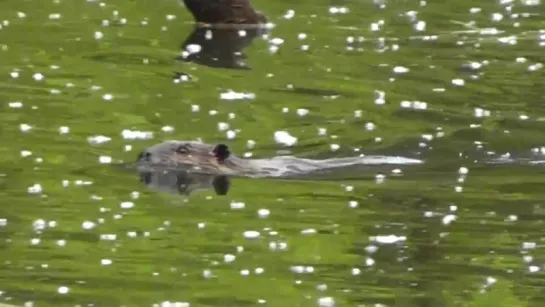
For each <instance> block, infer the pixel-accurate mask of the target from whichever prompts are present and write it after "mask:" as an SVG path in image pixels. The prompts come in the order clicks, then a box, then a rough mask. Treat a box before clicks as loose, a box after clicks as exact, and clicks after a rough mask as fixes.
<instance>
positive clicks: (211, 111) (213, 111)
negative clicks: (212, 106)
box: [208, 110, 218, 116]
mask: <svg viewBox="0 0 545 307" xmlns="http://www.w3.org/2000/svg"><path fill="white" fill-rule="evenodd" d="M217 114H218V111H216V110H210V111H208V115H210V116H214V115H217Z"/></svg>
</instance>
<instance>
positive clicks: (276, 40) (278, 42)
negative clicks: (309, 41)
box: [269, 37, 284, 46]
mask: <svg viewBox="0 0 545 307" xmlns="http://www.w3.org/2000/svg"><path fill="white" fill-rule="evenodd" d="M269 43H271V44H273V45H276V46H280V45H282V44H283V43H284V40H283V39H281V38H278V37H275V38H272V39H271V40H269Z"/></svg>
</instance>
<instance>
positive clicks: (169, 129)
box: [161, 126, 174, 132]
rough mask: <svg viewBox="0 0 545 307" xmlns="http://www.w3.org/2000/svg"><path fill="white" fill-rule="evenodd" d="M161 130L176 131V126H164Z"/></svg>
mask: <svg viewBox="0 0 545 307" xmlns="http://www.w3.org/2000/svg"><path fill="white" fill-rule="evenodd" d="M161 130H162V131H163V132H173V131H174V127H172V126H164V127H162V128H161Z"/></svg>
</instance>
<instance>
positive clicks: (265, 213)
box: [257, 209, 271, 218]
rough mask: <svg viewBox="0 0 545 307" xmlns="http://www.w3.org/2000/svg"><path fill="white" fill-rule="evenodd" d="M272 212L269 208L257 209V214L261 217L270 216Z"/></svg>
mask: <svg viewBox="0 0 545 307" xmlns="http://www.w3.org/2000/svg"><path fill="white" fill-rule="evenodd" d="M270 214H271V211H269V209H259V210H257V215H258V216H259V217H260V218H266V217H269V215H270Z"/></svg>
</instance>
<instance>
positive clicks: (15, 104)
mask: <svg viewBox="0 0 545 307" xmlns="http://www.w3.org/2000/svg"><path fill="white" fill-rule="evenodd" d="M8 106H9V107H10V108H12V109H20V108H22V107H23V103H22V102H20V101H14V102H10V103H8Z"/></svg>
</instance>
